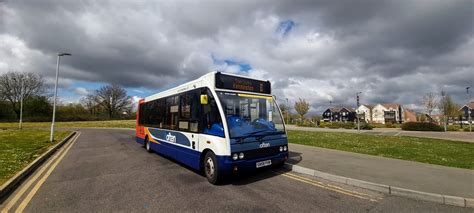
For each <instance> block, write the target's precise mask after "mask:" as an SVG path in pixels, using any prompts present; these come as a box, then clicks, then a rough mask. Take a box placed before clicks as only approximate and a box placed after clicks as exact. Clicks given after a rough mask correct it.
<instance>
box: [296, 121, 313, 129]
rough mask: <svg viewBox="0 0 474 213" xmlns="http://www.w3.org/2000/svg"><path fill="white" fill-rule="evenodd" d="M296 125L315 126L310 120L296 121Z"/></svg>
mask: <svg viewBox="0 0 474 213" xmlns="http://www.w3.org/2000/svg"><path fill="white" fill-rule="evenodd" d="M296 126H303V127H317V125H316V123H314V122H311V121H310V120H304V121H298V122H297V123H296Z"/></svg>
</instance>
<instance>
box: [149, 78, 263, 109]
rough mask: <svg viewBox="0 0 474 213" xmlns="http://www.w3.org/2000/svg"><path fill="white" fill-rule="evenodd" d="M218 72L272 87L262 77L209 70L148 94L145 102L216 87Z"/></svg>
mask: <svg viewBox="0 0 474 213" xmlns="http://www.w3.org/2000/svg"><path fill="white" fill-rule="evenodd" d="M218 74H222V75H224V76H232V77H236V78H238V79H248V80H253V81H256V82H265V83H266V84H268V87H270V82H269V81H263V80H260V79H255V78H249V77H247V76H242V75H236V74H232V73H223V72H218V71H213V72H209V73H207V74H205V75H203V76H201V77H199V78H198V79H195V80H192V81H189V82H186V83H184V84H181V85H179V86H176V87H173V88H171V89H168V90H165V91H162V92H159V93H156V94H153V95H151V96H148V97H146V98H145V102H148V101H152V100H155V99H159V98H162V97H167V96H171V95H174V94H178V93H181V92H185V91H188V90H192V89H195V88H201V87H209V88H211V89H216V75H218ZM223 89H226V88H223ZM227 89H228V88H227ZM244 92H245V91H244ZM247 92H254V93H259V92H255V91H247ZM268 93H270V88H268Z"/></svg>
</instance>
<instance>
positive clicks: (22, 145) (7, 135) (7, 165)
mask: <svg viewBox="0 0 474 213" xmlns="http://www.w3.org/2000/svg"><path fill="white" fill-rule="evenodd" d="M69 133H70V132H69V131H56V134H55V136H54V139H55V141H56V142H57V141H61V140H62V139H63V138H65V137H66V136H67V135H68V134H69ZM56 142H55V143H56ZM55 143H51V142H49V131H48V130H41V129H23V130H18V129H8V130H1V129H0V185H1V184H3V183H4V182H6V181H7V180H8V179H9V178H11V177H12V176H13V175H15V174H16V173H17V172H19V171H20V170H21V169H23V168H24V167H26V166H27V165H28V164H29V163H31V162H32V161H33V160H34V159H36V158H37V157H38V156H40V155H41V154H43V153H44V152H45V151H47V150H48V148H49V147H50V146H52V145H54V144H55Z"/></svg>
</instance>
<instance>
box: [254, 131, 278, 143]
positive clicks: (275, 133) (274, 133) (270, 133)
mask: <svg viewBox="0 0 474 213" xmlns="http://www.w3.org/2000/svg"><path fill="white" fill-rule="evenodd" d="M279 134H283V132H282V131H278V132H269V133H268V134H265V135H260V136H259V137H257V140H259V141H260V140H262V139H263V138H265V137H267V136H269V135H279Z"/></svg>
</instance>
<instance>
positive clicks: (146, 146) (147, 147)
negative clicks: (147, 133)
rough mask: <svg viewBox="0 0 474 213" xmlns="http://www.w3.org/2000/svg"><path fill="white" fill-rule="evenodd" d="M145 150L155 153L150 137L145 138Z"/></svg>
mask: <svg viewBox="0 0 474 213" xmlns="http://www.w3.org/2000/svg"><path fill="white" fill-rule="evenodd" d="M145 149H146V151H147V152H149V153H152V152H153V150H151V146H150V141H149V140H148V137H145Z"/></svg>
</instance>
